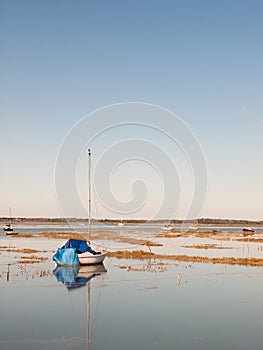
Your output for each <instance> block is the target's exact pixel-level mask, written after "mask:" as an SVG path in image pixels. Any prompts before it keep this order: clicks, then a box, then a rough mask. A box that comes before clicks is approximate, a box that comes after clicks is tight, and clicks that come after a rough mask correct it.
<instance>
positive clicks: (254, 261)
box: [108, 250, 263, 266]
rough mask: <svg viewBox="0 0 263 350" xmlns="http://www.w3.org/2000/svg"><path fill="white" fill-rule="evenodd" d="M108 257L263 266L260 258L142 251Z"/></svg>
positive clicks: (124, 252) (110, 253) (114, 254)
mask: <svg viewBox="0 0 263 350" xmlns="http://www.w3.org/2000/svg"><path fill="white" fill-rule="evenodd" d="M108 256H112V257H115V258H117V259H139V260H143V259H164V260H178V261H191V262H202V263H213V264H229V265H245V266H263V259H259V258H233V257H223V258H209V257H202V256H190V255H165V254H154V253H151V252H144V251H142V250H135V251H126V250H123V251H116V252H109V253H108Z"/></svg>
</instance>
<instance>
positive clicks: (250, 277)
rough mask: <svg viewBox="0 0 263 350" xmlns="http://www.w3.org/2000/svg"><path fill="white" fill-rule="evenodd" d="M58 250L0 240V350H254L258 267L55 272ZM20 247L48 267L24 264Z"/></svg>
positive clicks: (260, 316)
mask: <svg viewBox="0 0 263 350" xmlns="http://www.w3.org/2000/svg"><path fill="white" fill-rule="evenodd" d="M59 245H60V241H57V240H49V239H32V238H30V239H25V238H24V239H23V238H15V237H13V238H12V237H8V238H7V237H1V240H0V246H1V250H0V262H1V264H0V315H1V316H0V349H5V350H11V349H12V350H14V349H20V350H31V349H48V350H49V349H50V350H51V349H52V350H53V349H56V350H58V349H93V350H105V349H106V348H107V349H115V350H118V349H122V350H123V349H130V350H138V349H144V350H150V349H158V350H159V349H160V350H161V349H162V350H163V349H165V350H166V349H167V350H168V349H169V350H170V349H181V350H188V349H189V350H190V349H191V350H192V349H202V350H204V349H207V350H208V349H209V350H210V349H239V350H242V349H244V350H247V349H253V350H257V349H262V344H263V313H262V307H261V306H262V290H263V268H262V267H245V266H239V265H234V266H232V265H222V264H220V265H219V264H204V263H185V262H178V261H169V260H158V259H151V260H142V261H140V260H126V259H120V260H119V259H116V258H113V257H111V258H109V257H107V258H106V259H105V263H104V266H103V267H100V268H99V269H98V270H96V269H97V268H95V270H90V269H86V270H85V269H84V270H83V269H82V267H81V268H59V269H58V268H57V267H56V265H55V263H54V262H53V261H52V256H53V254H54V250H55V249H56V247H57V246H59ZM22 247H24V248H31V249H33V248H34V249H36V248H38V249H41V250H42V251H41V252H39V253H38V255H39V256H42V257H44V258H46V260H43V261H40V262H38V263H23V256H25V255H26V254H25V253H24V252H23V251H21V248H22ZM17 248H18V249H17Z"/></svg>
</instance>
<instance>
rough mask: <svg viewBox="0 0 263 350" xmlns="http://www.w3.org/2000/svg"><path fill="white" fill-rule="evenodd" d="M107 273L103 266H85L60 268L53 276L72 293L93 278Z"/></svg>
mask: <svg viewBox="0 0 263 350" xmlns="http://www.w3.org/2000/svg"><path fill="white" fill-rule="evenodd" d="M106 272H107V270H106V268H105V266H104V265H103V264H99V265H83V266H58V267H56V268H55V270H54V271H53V275H54V276H55V277H56V279H57V281H58V282H62V283H63V284H64V285H65V287H66V288H67V289H68V290H69V291H70V290H74V289H77V288H82V287H85V286H86V285H87V283H88V282H89V281H90V280H92V278H94V277H96V276H99V275H102V274H105V273H106Z"/></svg>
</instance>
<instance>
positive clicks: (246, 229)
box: [243, 227, 255, 233]
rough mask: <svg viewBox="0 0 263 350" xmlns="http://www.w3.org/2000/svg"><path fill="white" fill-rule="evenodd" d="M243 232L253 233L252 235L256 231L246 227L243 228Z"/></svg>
mask: <svg viewBox="0 0 263 350" xmlns="http://www.w3.org/2000/svg"><path fill="white" fill-rule="evenodd" d="M243 231H244V232H252V233H253V232H255V231H254V230H252V228H251V227H244V228H243Z"/></svg>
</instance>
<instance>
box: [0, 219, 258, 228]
mask: <svg viewBox="0 0 263 350" xmlns="http://www.w3.org/2000/svg"><path fill="white" fill-rule="evenodd" d="M8 220H9V217H2V218H0V221H8ZM120 221H122V222H123V223H124V224H145V223H153V224H158V223H160V224H165V223H168V222H169V223H170V224H173V225H181V224H183V223H184V224H187V223H189V224H191V225H193V224H195V225H219V226H220V225H229V226H231V225H262V224H263V220H261V221H253V220H240V219H211V218H201V219H195V220H185V221H183V220H176V219H174V220H168V219H162V220H149V221H148V220H142V219H138V220H135V219H122V220H118V219H92V220H91V222H92V223H96V222H97V223H104V224H106V223H109V224H117V223H119V222H120ZM12 222H13V223H15V222H34V223H37V222H39V223H58V224H67V223H68V222H72V223H74V222H75V223H84V224H88V219H83V218H25V217H24V218H23V217H19V218H12Z"/></svg>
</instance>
